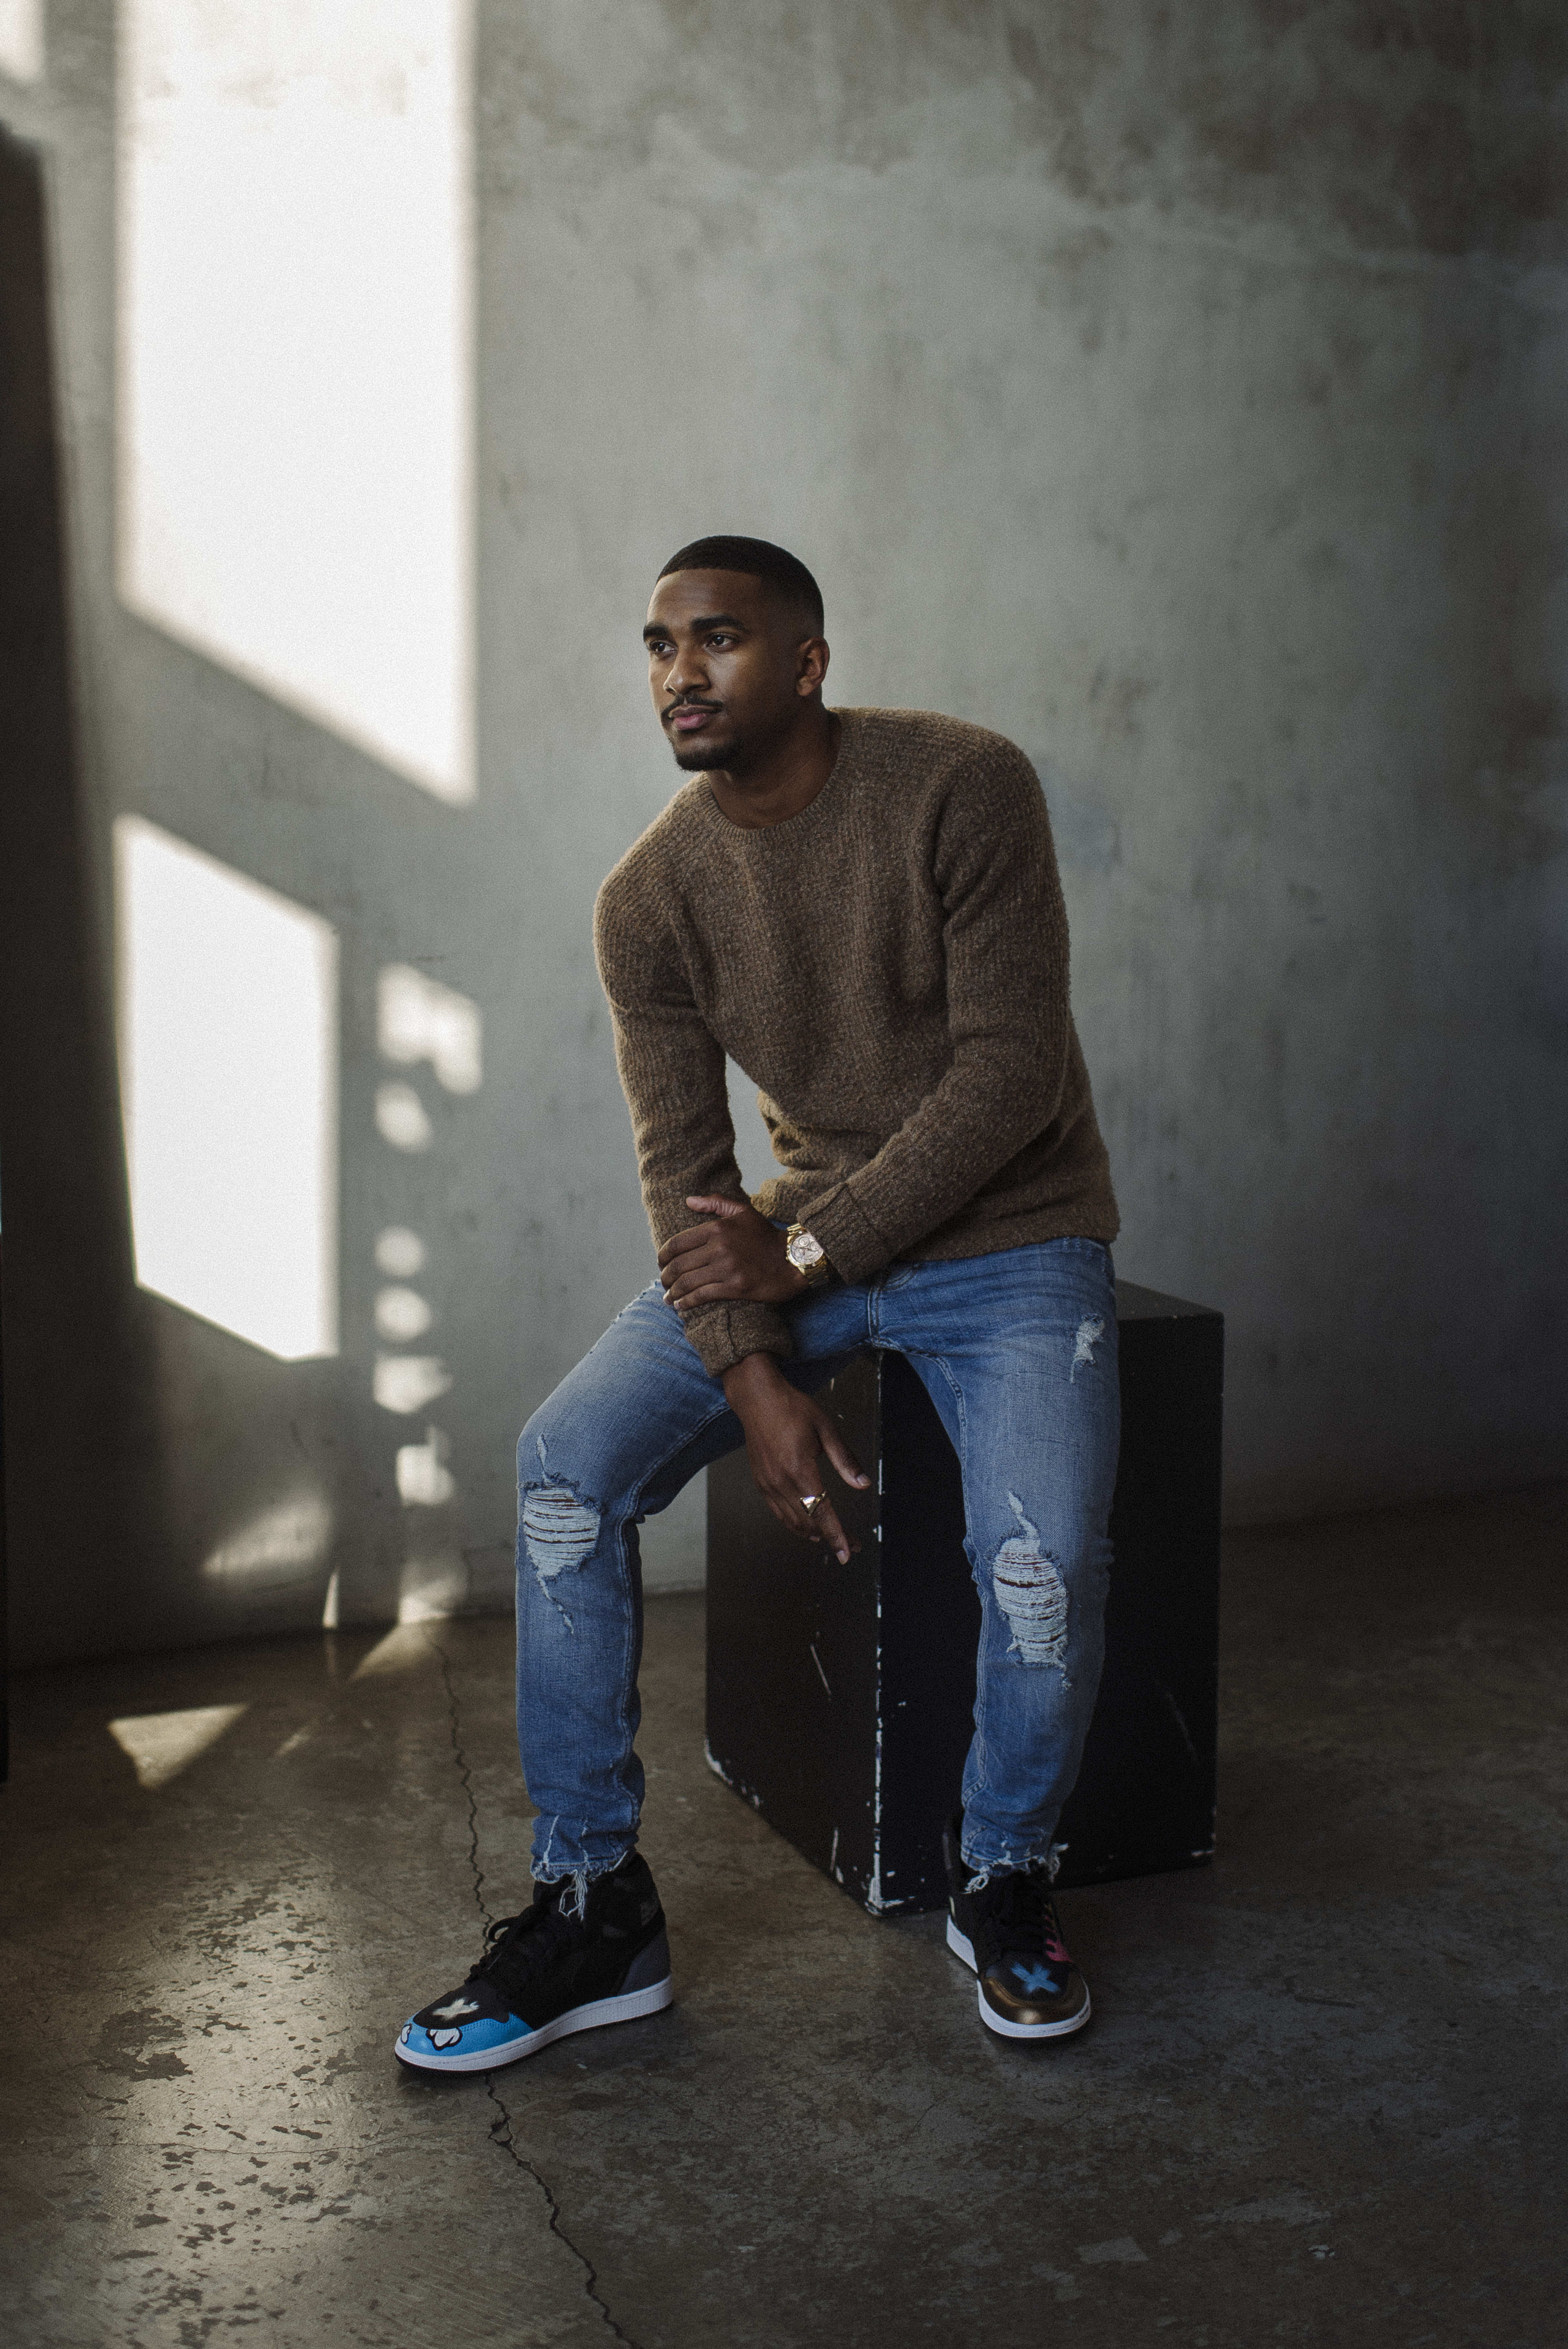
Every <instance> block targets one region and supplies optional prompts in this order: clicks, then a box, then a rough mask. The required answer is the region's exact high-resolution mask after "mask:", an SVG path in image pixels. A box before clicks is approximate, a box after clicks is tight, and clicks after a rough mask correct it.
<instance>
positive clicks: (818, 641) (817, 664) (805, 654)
mask: <svg viewBox="0 0 1568 2349" xmlns="http://www.w3.org/2000/svg"><path fill="white" fill-rule="evenodd" d="M830 657H831V656H830V653H829V651H828V640H827V638H826V636H808V637H807V639H806V641H805V643H804V644H803V645H802V646H801V647H800V665H799V668H798V669H797V670H796V672H795V690H796V692H797V693H798V694H799V696H800V698H801V699H802V700H804V699H805V698H806V696H807V695H808V694H811V693H816V692H817V691H818V690H819V689H820V687H821V683H822V680H823V678H825V677H826V676H827V674H828V662H829V660H830Z"/></svg>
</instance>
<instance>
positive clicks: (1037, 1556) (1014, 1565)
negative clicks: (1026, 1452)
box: [991, 1493, 1068, 1680]
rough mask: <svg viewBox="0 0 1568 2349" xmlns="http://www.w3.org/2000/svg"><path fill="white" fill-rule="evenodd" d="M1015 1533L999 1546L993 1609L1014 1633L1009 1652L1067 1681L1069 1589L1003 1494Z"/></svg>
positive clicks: (1014, 1501) (1015, 1502)
mask: <svg viewBox="0 0 1568 2349" xmlns="http://www.w3.org/2000/svg"><path fill="white" fill-rule="evenodd" d="M1007 1502H1008V1506H1010V1508H1011V1509H1012V1512H1013V1515H1014V1516H1016V1518H1017V1520H1018V1530H1017V1532H1016V1534H1014V1535H1013V1536H1012V1537H1011V1538H1010V1539H1008V1540H1007V1541H1005V1542H1004V1543H1003V1544H1002V1547H1001V1548H1000V1549H999V1550H998V1551H997V1552H996V1557H995V1564H994V1566H993V1567H992V1568H991V1582H992V1587H993V1588H994V1589H995V1593H996V1604H997V1605H998V1606H999V1607H1000V1609H1002V1612H1003V1614H1004V1615H1006V1618H1007V1621H1008V1624H1009V1626H1010V1627H1011V1630H1012V1633H1013V1640H1012V1645H1011V1646H1010V1647H1009V1648H1008V1650H1007V1653H1008V1654H1009V1655H1010V1656H1015V1655H1016V1656H1019V1657H1021V1658H1022V1660H1023V1661H1024V1662H1025V1663H1026V1664H1054V1665H1055V1666H1056V1668H1057V1671H1058V1672H1060V1673H1061V1675H1062V1677H1063V1679H1064V1680H1065V1679H1066V1678H1067V1649H1068V1587H1067V1584H1066V1583H1065V1582H1064V1581H1063V1580H1062V1578H1061V1572H1060V1569H1059V1568H1057V1566H1056V1565H1055V1564H1054V1563H1053V1561H1052V1560H1051V1559H1050V1558H1048V1557H1047V1556H1046V1554H1045V1551H1044V1550H1043V1549H1042V1547H1040V1537H1039V1533H1038V1531H1037V1528H1036V1527H1035V1526H1032V1525H1031V1524H1030V1523H1029V1520H1028V1518H1027V1517H1026V1516H1025V1515H1024V1505H1023V1503H1022V1502H1021V1501H1020V1500H1019V1498H1018V1495H1016V1493H1009V1494H1008V1495H1007Z"/></svg>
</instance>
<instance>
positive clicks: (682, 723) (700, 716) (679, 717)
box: [665, 701, 718, 734]
mask: <svg viewBox="0 0 1568 2349" xmlns="http://www.w3.org/2000/svg"><path fill="white" fill-rule="evenodd" d="M717 709H718V704H717V702H707V701H677V702H676V706H675V708H674V709H667V710H666V711H665V722H666V724H668V725H670V726H673V727H674V728H675V730H676V733H677V734H695V733H696V730H697V729H698V727H699V726H706V725H707V721H708V719H710V718H712V717H714V716H715V715H716V714H717Z"/></svg>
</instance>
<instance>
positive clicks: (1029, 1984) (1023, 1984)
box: [1014, 1965, 1061, 1998]
mask: <svg viewBox="0 0 1568 2349" xmlns="http://www.w3.org/2000/svg"><path fill="white" fill-rule="evenodd" d="M1014 1979H1015V1981H1016V1982H1017V1985H1018V1987H1019V1989H1020V1990H1040V1991H1045V1992H1047V1993H1048V1995H1049V1996H1051V1997H1052V1998H1054V1997H1055V1996H1056V1995H1057V1992H1058V1991H1059V1989H1060V1988H1061V1984H1060V1983H1059V1982H1057V1978H1056V1976H1055V1974H1054V1973H1053V1972H1052V1971H1051V1970H1050V1968H1049V1966H1034V1965H1031V1966H1028V1967H1023V1966H1020V1967H1019V1968H1018V1970H1017V1971H1016V1975H1015V1976H1014Z"/></svg>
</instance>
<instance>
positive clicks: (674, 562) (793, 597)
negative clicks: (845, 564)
mask: <svg viewBox="0 0 1568 2349" xmlns="http://www.w3.org/2000/svg"><path fill="white" fill-rule="evenodd" d="M676 571H743V572H745V574H747V576H748V578H751V579H767V580H769V581H770V582H771V584H772V585H774V586H775V587H779V588H782V589H783V591H784V593H785V594H786V595H788V596H789V599H790V601H791V602H792V603H796V604H799V605H800V606H801V608H802V610H803V611H804V612H805V613H806V614H807V616H809V618H810V620H811V621H812V622H813V623H814V625H815V626H817V627H818V628H820V626H821V625H822V591H821V589H820V587H819V586H818V585H817V583H816V581H815V580H814V579H813V578H812V576H811V574H810V572H809V571H808V570H807V568H806V566H805V564H803V563H802V562H801V560H800V558H799V555H798V554H790V553H789V549H788V548H787V547H783V546H775V545H774V544H773V543H772V541H771V540H770V539H766V538H694V539H693V541H692V543H691V544H690V545H689V546H683V547H682V549H681V551H680V553H679V554H672V555H671V557H670V559H669V561H668V562H667V563H666V564H665V567H664V569H663V570H662V571H661V572H660V574H659V577H660V578H661V579H667V578H669V576H670V574H671V573H672V572H676Z"/></svg>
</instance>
